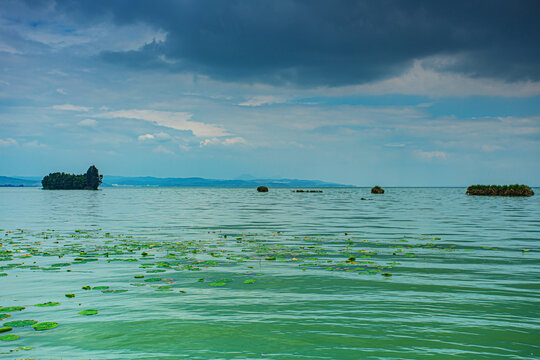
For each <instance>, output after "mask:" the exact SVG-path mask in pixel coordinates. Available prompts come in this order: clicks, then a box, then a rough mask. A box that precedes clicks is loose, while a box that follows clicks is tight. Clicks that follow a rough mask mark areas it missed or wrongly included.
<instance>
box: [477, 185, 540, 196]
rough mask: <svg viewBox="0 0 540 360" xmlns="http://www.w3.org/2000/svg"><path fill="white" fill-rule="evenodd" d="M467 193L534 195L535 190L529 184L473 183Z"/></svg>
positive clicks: (482, 194)
mask: <svg viewBox="0 0 540 360" xmlns="http://www.w3.org/2000/svg"><path fill="white" fill-rule="evenodd" d="M466 194H467V195H481V196H533V195H534V192H533V191H532V190H531V188H530V187H528V186H527V185H518V184H515V185H471V186H469V187H468V188H467V192H466Z"/></svg>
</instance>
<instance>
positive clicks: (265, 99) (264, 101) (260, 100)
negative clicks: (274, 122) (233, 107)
mask: <svg viewBox="0 0 540 360" xmlns="http://www.w3.org/2000/svg"><path fill="white" fill-rule="evenodd" d="M283 102H285V100H284V99H283V98H280V97H277V96H254V97H252V98H250V99H248V100H246V101H244V102H241V103H239V104H238V105H240V106H261V105H270V104H277V103H283Z"/></svg>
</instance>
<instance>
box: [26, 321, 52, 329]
mask: <svg viewBox="0 0 540 360" xmlns="http://www.w3.org/2000/svg"><path fill="white" fill-rule="evenodd" d="M57 326H58V323H57V322H54V321H45V322H41V323H37V324H35V325H32V327H33V328H34V330H36V331H42V330H50V329H54V328H55V327H57Z"/></svg>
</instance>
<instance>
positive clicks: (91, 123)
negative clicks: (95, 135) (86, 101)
mask: <svg viewBox="0 0 540 360" xmlns="http://www.w3.org/2000/svg"><path fill="white" fill-rule="evenodd" d="M78 124H79V126H84V127H96V126H97V124H98V122H97V121H96V120H94V119H84V120H81V121H79V122H78Z"/></svg>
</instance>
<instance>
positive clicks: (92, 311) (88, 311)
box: [78, 309, 98, 315]
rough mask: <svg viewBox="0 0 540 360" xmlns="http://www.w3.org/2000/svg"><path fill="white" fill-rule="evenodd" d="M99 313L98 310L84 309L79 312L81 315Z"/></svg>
mask: <svg viewBox="0 0 540 360" xmlns="http://www.w3.org/2000/svg"><path fill="white" fill-rule="evenodd" d="M97 313H98V311H97V310H92V309H90V310H83V311H79V312H78V314H79V315H96V314H97Z"/></svg>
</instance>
